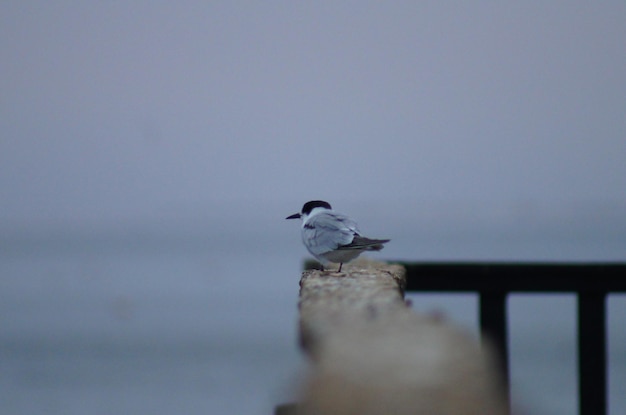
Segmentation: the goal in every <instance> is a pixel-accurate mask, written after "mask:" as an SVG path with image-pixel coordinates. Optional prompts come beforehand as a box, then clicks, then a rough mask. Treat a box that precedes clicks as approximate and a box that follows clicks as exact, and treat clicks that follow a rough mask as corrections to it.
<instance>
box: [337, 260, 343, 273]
mask: <svg viewBox="0 0 626 415" xmlns="http://www.w3.org/2000/svg"><path fill="white" fill-rule="evenodd" d="M342 266H343V262H340V263H339V270H338V271H337V272H341V267H342Z"/></svg>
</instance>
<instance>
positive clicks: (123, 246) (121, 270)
mask: <svg viewBox="0 0 626 415" xmlns="http://www.w3.org/2000/svg"><path fill="white" fill-rule="evenodd" d="M5 248H6V246H5ZM209 248H210V247H208V246H206V245H203V244H202V243H196V242H191V243H183V242H180V241H179V242H175V243H169V244H160V243H150V244H148V243H141V242H129V241H125V242H116V243H110V242H109V243H102V242H93V241H92V242H76V243H67V241H66V243H63V244H59V245H56V244H50V243H44V244H39V245H31V244H24V245H23V246H18V247H11V248H10V249H4V250H3V251H2V252H0V276H1V278H0V402H2V405H1V406H2V409H1V411H2V413H3V414H29V413H32V414H35V413H46V414H59V415H60V414H63V415H74V414H75V415H79V414H80V415H84V414H111V413H115V414H138V413H151V414H175V413H184V414H202V415H206V414H235V413H236V414H247V415H254V414H259V415H261V414H271V413H272V411H273V408H274V406H275V405H276V404H278V403H282V402H288V401H291V400H292V396H293V394H294V392H295V388H296V387H295V385H297V382H298V380H299V377H300V376H301V373H302V372H303V368H304V361H303V359H302V357H301V356H300V354H299V351H298V349H297V345H296V317H297V314H296V301H297V294H298V279H299V271H300V266H301V259H302V258H303V252H302V248H301V247H300V246H291V245H288V244H286V245H285V246H284V247H279V249H275V247H274V250H272V249H269V250H268V249H265V250H263V249H261V250H257V251H255V250H250V249H248V250H245V254H243V253H241V252H239V253H232V252H230V250H228V249H220V250H218V251H216V250H215V249H209ZM233 251H236V250H233ZM414 306H415V308H416V309H418V310H423V311H430V310H433V309H440V310H444V311H445V312H446V313H448V314H449V315H450V316H451V318H453V319H454V320H455V321H457V322H458V323H459V324H461V325H464V326H466V327H468V328H469V329H470V330H475V328H476V298H475V297H474V296H471V295H464V296H453V295H452V296H451V295H447V296H442V295H418V296H415V298H414ZM574 307H575V299H574V297H573V296H569V295H561V296H545V297H537V296H514V297H512V298H511V299H510V301H509V308H510V311H511V321H512V328H511V353H512V364H511V370H512V384H513V396H514V400H515V402H516V405H517V407H518V408H520V412H521V413H532V414H546V415H548V414H551V415H552V414H563V415H565V414H572V413H576V378H575V376H576V371H575V366H574V364H575V348H574V344H575V343H574V341H575V337H574V327H575V320H574V312H575V308H574ZM609 312H610V319H611V321H610V333H611V350H610V352H611V353H610V359H611V370H610V374H611V413H612V414H613V415H618V414H619V415H621V414H624V413H626V398H625V397H626V329H625V327H626V298H624V297H612V298H611V300H610V307H609Z"/></svg>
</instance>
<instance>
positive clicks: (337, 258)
mask: <svg viewBox="0 0 626 415" xmlns="http://www.w3.org/2000/svg"><path fill="white" fill-rule="evenodd" d="M286 219H302V243H303V244H304V246H305V247H306V249H308V251H309V252H310V253H311V255H313V256H314V257H315V258H316V259H317V260H318V261H319V262H321V263H322V271H323V270H324V266H327V265H328V264H329V263H330V262H334V263H339V270H338V271H337V272H341V267H342V266H343V264H344V263H346V262H350V261H352V260H353V259H354V258H356V257H358V256H359V255H361V254H362V253H363V252H364V251H380V250H381V249H383V245H384V244H385V243H387V242H389V241H390V239H370V238H366V237H364V236H361V232H360V231H359V229H358V226H357V224H356V222H355V221H354V219H352V218H350V217H349V216H347V215H344V214H341V213H338V212H335V211H334V210H332V208H331V207H330V204H329V203H328V202H325V201H323V200H312V201H310V202H306V203H305V204H304V206H302V211H301V212H300V213H294V214H293V215H291V216H287V218H286Z"/></svg>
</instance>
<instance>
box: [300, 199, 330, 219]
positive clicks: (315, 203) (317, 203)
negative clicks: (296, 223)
mask: <svg viewBox="0 0 626 415" xmlns="http://www.w3.org/2000/svg"><path fill="white" fill-rule="evenodd" d="M317 207H321V208H325V209H332V208H331V207H330V203H328V202H324V201H323V200H311V201H310V202H306V203H305V204H304V206H302V214H303V215H308V214H309V213H311V211H312V210H313V209H315V208H317Z"/></svg>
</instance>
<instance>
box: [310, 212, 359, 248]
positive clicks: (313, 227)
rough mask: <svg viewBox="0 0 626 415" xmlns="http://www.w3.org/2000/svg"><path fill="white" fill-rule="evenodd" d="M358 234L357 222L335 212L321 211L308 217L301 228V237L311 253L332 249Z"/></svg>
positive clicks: (346, 243) (347, 242)
mask: <svg viewBox="0 0 626 415" xmlns="http://www.w3.org/2000/svg"><path fill="white" fill-rule="evenodd" d="M358 234H359V230H358V228H357V224H356V222H355V221H354V220H352V219H350V218H349V217H347V216H345V215H342V214H340V213H335V212H322V213H318V214H317V215H315V216H312V217H311V218H309V220H308V221H307V223H306V224H305V225H304V227H303V228H302V239H303V241H304V244H305V245H306V246H307V248H308V249H309V251H311V253H312V254H313V255H320V254H323V253H325V252H329V251H333V250H335V249H337V248H338V247H339V246H340V245H348V244H350V243H351V242H352V240H353V239H354V236H355V235H358Z"/></svg>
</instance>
